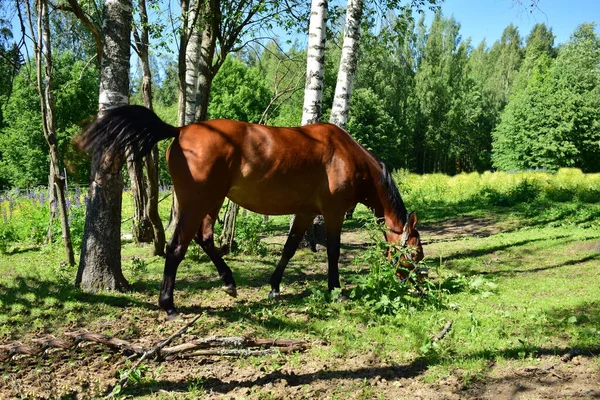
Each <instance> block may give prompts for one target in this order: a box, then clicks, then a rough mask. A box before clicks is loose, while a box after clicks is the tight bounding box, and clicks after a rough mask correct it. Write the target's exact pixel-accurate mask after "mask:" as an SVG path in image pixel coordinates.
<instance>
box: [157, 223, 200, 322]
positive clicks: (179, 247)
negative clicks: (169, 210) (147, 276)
mask: <svg viewBox="0 0 600 400" xmlns="http://www.w3.org/2000/svg"><path fill="white" fill-rule="evenodd" d="M200 222H201V216H200V215H199V214H195V215H186V214H185V213H184V212H182V213H181V216H180V218H179V221H178V222H177V226H176V227H175V232H174V233H173V237H172V238H171V241H170V242H169V243H168V244H167V254H166V260H165V271H164V274H163V282H162V286H161V289H160V296H159V298H158V305H159V307H160V308H162V309H163V310H165V311H166V312H167V319H172V318H173V317H175V316H176V315H177V311H176V310H175V305H174V302H173V290H174V289H175V277H176V275H177V268H178V267H179V264H180V263H181V261H182V260H183V258H184V257H185V253H186V251H187V248H188V246H189V244H190V242H191V241H192V239H193V238H194V234H195V233H196V231H197V230H198V226H199V225H200Z"/></svg>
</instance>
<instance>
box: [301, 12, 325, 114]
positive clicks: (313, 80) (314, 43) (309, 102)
mask: <svg viewBox="0 0 600 400" xmlns="http://www.w3.org/2000/svg"><path fill="white" fill-rule="evenodd" d="M326 23H327V0H312V2H311V5H310V23H309V27H308V49H307V54H306V85H305V88H304V106H303V109H302V125H306V124H312V123H315V122H318V121H319V120H320V119H321V101H322V99H323V77H324V71H325V29H326Z"/></svg>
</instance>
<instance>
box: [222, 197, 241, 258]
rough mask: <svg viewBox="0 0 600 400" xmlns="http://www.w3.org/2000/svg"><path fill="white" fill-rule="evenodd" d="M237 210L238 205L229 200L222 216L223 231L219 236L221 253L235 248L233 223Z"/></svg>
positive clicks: (226, 252) (238, 209) (238, 208)
mask: <svg viewBox="0 0 600 400" xmlns="http://www.w3.org/2000/svg"><path fill="white" fill-rule="evenodd" d="M239 211H240V206H239V205H237V204H236V203H234V202H233V201H231V200H229V204H227V210H226V211H225V217H224V218H223V232H222V233H221V237H220V238H219V247H220V251H221V253H222V254H228V253H230V252H232V251H234V250H235V247H236V246H235V223H236V221H237V216H238V213H239Z"/></svg>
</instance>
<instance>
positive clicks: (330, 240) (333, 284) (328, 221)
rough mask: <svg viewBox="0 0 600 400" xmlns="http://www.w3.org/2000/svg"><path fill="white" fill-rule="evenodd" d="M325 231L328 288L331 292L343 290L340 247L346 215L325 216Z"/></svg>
mask: <svg viewBox="0 0 600 400" xmlns="http://www.w3.org/2000/svg"><path fill="white" fill-rule="evenodd" d="M324 217H325V230H326V233H327V287H328V289H329V291H330V292H332V291H334V290H335V289H341V287H342V286H341V285H340V272H339V267H338V264H339V261H340V246H341V234H342V224H343V222H344V214H341V215H337V214H336V215H333V216H331V215H329V216H328V215H324ZM343 299H345V296H344V295H343V294H342V295H340V300H343Z"/></svg>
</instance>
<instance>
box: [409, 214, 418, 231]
mask: <svg viewBox="0 0 600 400" xmlns="http://www.w3.org/2000/svg"><path fill="white" fill-rule="evenodd" d="M408 228H409V229H411V230H414V229H416V228H417V212H416V211H413V212H411V213H410V214H409V215H408Z"/></svg>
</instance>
